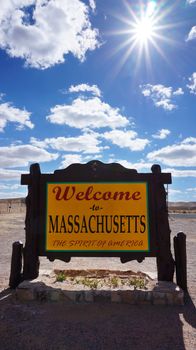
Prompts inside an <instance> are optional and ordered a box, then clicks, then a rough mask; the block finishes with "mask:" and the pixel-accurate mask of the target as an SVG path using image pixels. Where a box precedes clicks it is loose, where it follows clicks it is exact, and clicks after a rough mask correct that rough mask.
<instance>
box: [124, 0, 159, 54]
mask: <svg viewBox="0 0 196 350" xmlns="http://www.w3.org/2000/svg"><path fill="white" fill-rule="evenodd" d="M132 15H133V13H132ZM158 19H159V17H158V14H157V4H156V2H155V1H149V2H147V4H146V8H145V10H143V8H141V12H140V14H139V16H134V20H133V21H131V23H130V39H131V41H132V42H133V43H134V44H135V45H137V44H139V46H145V47H146V48H147V46H148V45H149V44H150V43H153V42H154V41H155V38H156V36H157V35H158V31H159V28H158V26H157V21H158Z"/></svg>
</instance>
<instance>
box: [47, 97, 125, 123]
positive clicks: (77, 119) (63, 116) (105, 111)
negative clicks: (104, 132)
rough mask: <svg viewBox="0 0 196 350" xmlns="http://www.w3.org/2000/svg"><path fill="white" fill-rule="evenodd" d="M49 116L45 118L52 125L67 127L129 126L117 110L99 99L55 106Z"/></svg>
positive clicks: (79, 99)
mask: <svg viewBox="0 0 196 350" xmlns="http://www.w3.org/2000/svg"><path fill="white" fill-rule="evenodd" d="M50 111H51V114H50V115H48V116H47V117H46V118H47V119H48V120H49V121H50V122H51V123H54V124H59V125H69V126H70V127H74V128H79V129H84V128H92V129H95V128H103V127H110V128H112V129H113V128H117V127H123V126H126V125H128V124H129V121H128V119H127V118H126V117H124V116H123V115H121V113H120V110H119V108H113V107H111V106H110V105H109V104H107V103H104V102H102V101H101V100H100V98H99V97H93V98H89V99H83V98H77V99H75V100H74V101H73V102H72V103H71V104H70V105H68V104H67V105H66V104H64V105H56V106H55V107H53V108H51V110H50Z"/></svg>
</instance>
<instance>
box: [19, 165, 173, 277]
mask: <svg viewBox="0 0 196 350" xmlns="http://www.w3.org/2000/svg"><path fill="white" fill-rule="evenodd" d="M151 170H152V173H138V172H137V171H136V170H135V169H127V168H125V167H123V166H121V165H120V164H116V163H112V164H104V163H102V162H100V161H97V160H94V161H91V162H89V163H87V164H72V165H70V166H69V167H67V168H66V169H63V170H56V171H54V173H53V174H41V171H40V166H39V164H32V165H31V167H30V173H29V174H23V175H22V176H21V184H22V185H28V196H27V198H26V207H27V212H26V219H25V229H26V242H25V248H24V271H23V275H24V278H25V279H34V278H36V277H37V276H38V274H39V256H46V257H47V258H48V259H49V260H50V261H54V260H55V259H60V260H63V261H65V262H69V261H70V259H71V257H74V256H77V257H119V258H120V259H121V262H127V261H130V260H137V261H139V262H141V261H143V260H144V259H145V257H156V259H157V269H158V279H159V280H165V281H172V280H173V274H174V260H173V258H172V254H171V249H170V228H169V222H168V211H167V204H166V191H165V188H164V184H170V183H171V174H170V173H161V168H160V166H159V165H153V166H152V168H151ZM78 182H79V183H83V184H92V183H94V184H97V185H99V184H101V183H105V184H107V183H108V184H109V183H113V184H115V183H146V184H147V186H148V215H149V231H150V241H149V245H150V247H149V248H150V249H149V250H148V251H123V252H122V251H108V250H107V251H47V250H46V245H45V238H46V236H45V234H46V233H45V232H46V213H47V186H48V184H49V183H55V184H60V183H72V184H73V183H78Z"/></svg>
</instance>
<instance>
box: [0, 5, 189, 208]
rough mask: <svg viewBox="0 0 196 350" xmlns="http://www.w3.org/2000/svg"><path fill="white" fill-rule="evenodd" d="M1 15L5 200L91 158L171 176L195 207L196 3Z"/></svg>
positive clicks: (177, 195)
mask: <svg viewBox="0 0 196 350" xmlns="http://www.w3.org/2000/svg"><path fill="white" fill-rule="evenodd" d="M2 3H3V4H1V8H0V198H8V197H21V196H24V195H25V194H26V187H25V186H20V176H21V174H22V173H26V172H28V170H29V165H30V164H31V163H35V162H39V163H40V166H41V171H42V173H46V172H53V171H54V170H56V169H60V168H65V167H67V166H68V165H70V164H71V163H78V162H79V163H86V162H88V161H90V160H92V159H99V160H100V161H102V162H105V163H108V162H119V163H121V164H122V165H124V166H126V167H129V168H135V169H137V170H138V171H139V172H151V170H150V168H151V166H152V164H154V163H158V164H160V165H161V168H162V171H164V172H171V173H172V180H173V183H172V185H170V186H169V200H170V201H179V200H180V201H181V200H183V201H195V200H196V128H195V117H196V0H187V1H186V0H181V1H180V0H178V1H176V0H174V1H161V0H159V1H158V0H157V1H155V0H154V1H140V0H138V1H137V0H122V1H117V0H96V1H95V0H89V1H88V0H86V1H84V0H83V1H82V0H72V1H70V0H15V1H11V0H7V1H3V2H2Z"/></svg>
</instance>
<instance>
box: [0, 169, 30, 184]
mask: <svg viewBox="0 0 196 350" xmlns="http://www.w3.org/2000/svg"><path fill="white" fill-rule="evenodd" d="M22 173H23V174H24V173H25V171H20V170H13V169H4V168H0V180H1V181H10V180H19V179H20V176H21V174H22Z"/></svg>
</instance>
